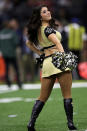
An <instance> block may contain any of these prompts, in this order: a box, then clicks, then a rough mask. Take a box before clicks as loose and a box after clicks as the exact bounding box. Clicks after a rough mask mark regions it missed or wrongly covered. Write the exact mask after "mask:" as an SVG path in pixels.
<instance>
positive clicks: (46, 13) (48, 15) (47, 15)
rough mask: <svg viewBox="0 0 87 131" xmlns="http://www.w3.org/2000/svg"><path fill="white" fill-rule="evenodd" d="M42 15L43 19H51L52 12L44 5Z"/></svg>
mask: <svg viewBox="0 0 87 131" xmlns="http://www.w3.org/2000/svg"><path fill="white" fill-rule="evenodd" d="M40 15H41V20H42V21H49V20H51V12H50V11H49V10H48V8H47V7H42V9H41V12H40Z"/></svg>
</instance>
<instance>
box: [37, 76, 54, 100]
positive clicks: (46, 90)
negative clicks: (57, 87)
mask: <svg viewBox="0 0 87 131" xmlns="http://www.w3.org/2000/svg"><path fill="white" fill-rule="evenodd" d="M55 79H56V77H54V76H51V77H49V78H42V81H41V90H40V96H39V98H38V99H39V100H41V101H43V102H46V101H47V99H48V98H49V96H50V94H51V91H52V88H53V86H54V83H55Z"/></svg>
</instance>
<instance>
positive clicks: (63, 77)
mask: <svg viewBox="0 0 87 131" xmlns="http://www.w3.org/2000/svg"><path fill="white" fill-rule="evenodd" d="M57 79H58V82H59V84H60V87H61V91H62V96H63V97H64V98H71V97H72V96H71V87H72V74H71V72H70V71H66V72H63V73H60V74H59V75H58V76H57Z"/></svg>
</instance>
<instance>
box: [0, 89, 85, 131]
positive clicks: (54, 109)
mask: <svg viewBox="0 0 87 131" xmlns="http://www.w3.org/2000/svg"><path fill="white" fill-rule="evenodd" d="M39 93H40V90H39V89H38V90H18V91H14V92H10V93H4V94H0V99H2V98H9V99H12V98H21V100H19V101H16V102H11V103H0V131H27V123H28V120H29V118H30V114H31V110H32V107H33V104H34V101H35V100H33V101H29V98H35V99H36V98H37V97H38V96H39ZM72 97H73V103H74V123H75V125H76V126H77V128H78V131H87V88H83V87H82V88H72ZM26 100H28V101H26ZM9 115H16V117H9ZM66 122H67V121H66V116H65V112H64V108H63V98H62V95H61V90H60V89H53V91H52V93H51V96H50V97H49V100H48V101H47V102H46V104H45V106H44V108H43V110H42V112H41V113H40V115H39V118H38V119H37V122H36V131H68V128H67V124H66Z"/></svg>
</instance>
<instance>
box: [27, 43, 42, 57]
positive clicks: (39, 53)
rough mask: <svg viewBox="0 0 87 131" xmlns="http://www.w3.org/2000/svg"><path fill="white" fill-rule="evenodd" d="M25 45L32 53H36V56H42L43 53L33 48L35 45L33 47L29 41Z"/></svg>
mask: <svg viewBox="0 0 87 131" xmlns="http://www.w3.org/2000/svg"><path fill="white" fill-rule="evenodd" d="M26 45H27V46H28V47H29V48H30V49H31V50H32V51H33V52H35V53H37V54H38V55H42V54H43V52H42V51H40V50H39V49H37V48H36V47H35V45H34V44H33V43H31V42H30V41H29V40H27V41H26Z"/></svg>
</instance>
